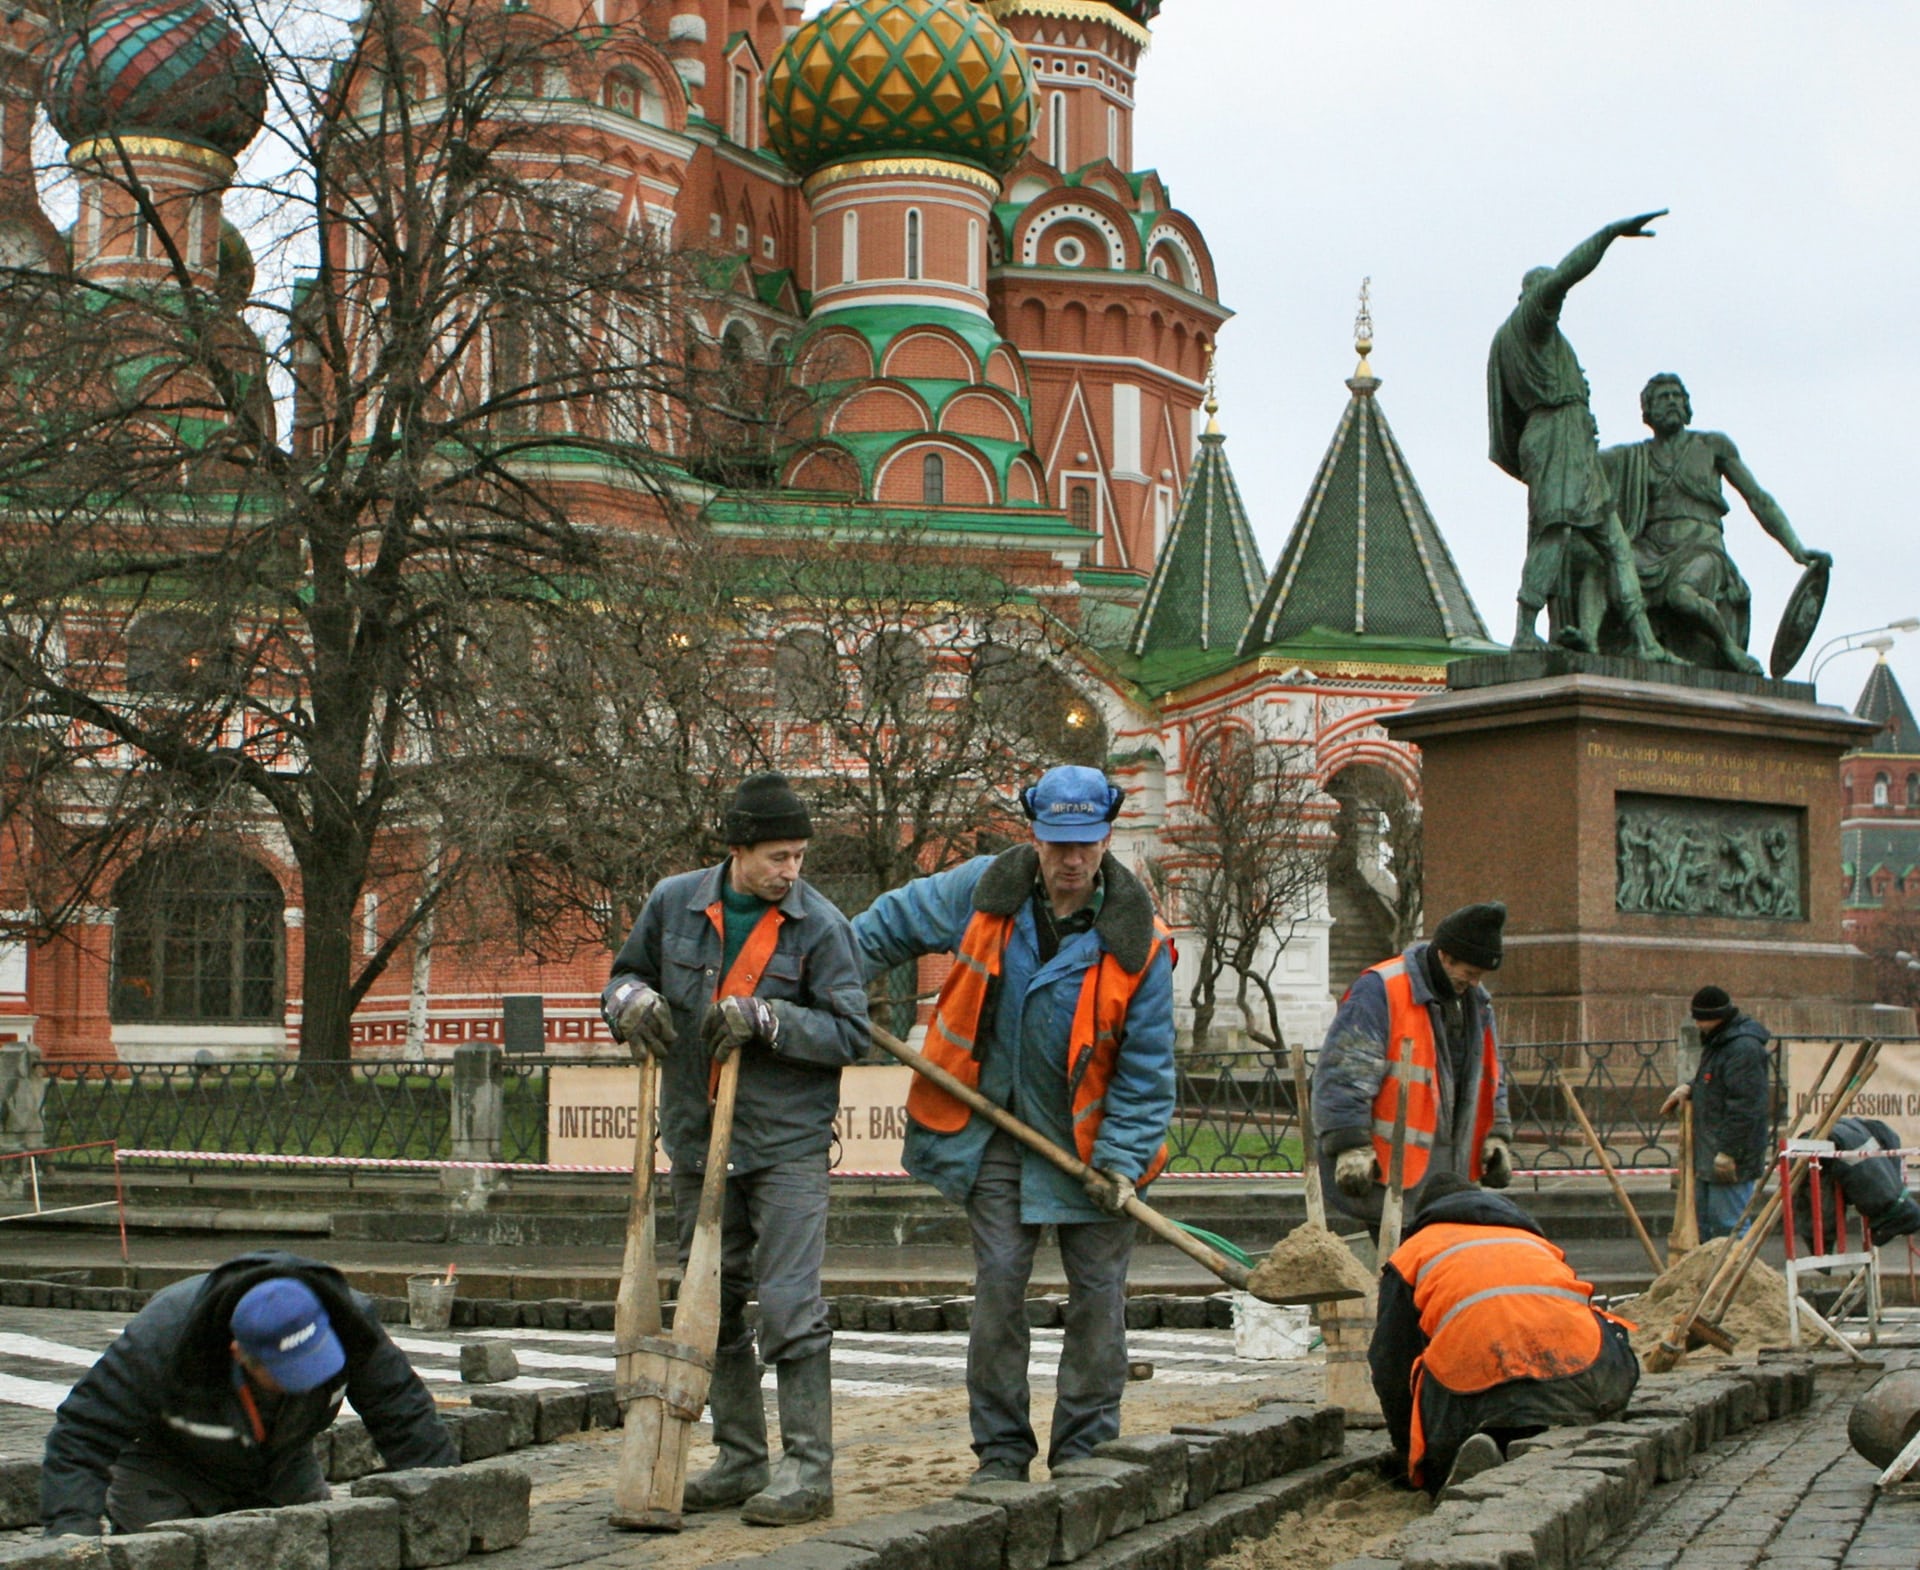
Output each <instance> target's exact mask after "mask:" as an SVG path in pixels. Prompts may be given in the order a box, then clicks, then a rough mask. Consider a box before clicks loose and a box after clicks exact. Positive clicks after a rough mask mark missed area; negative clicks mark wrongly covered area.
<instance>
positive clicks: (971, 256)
mask: <svg viewBox="0 0 1920 1570" xmlns="http://www.w3.org/2000/svg"><path fill="white" fill-rule="evenodd" d="M967 287H968V288H969V289H978V288H979V287H980V220H979V219H978V218H969V219H968V220H967Z"/></svg>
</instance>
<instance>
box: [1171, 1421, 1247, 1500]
mask: <svg viewBox="0 0 1920 1570" xmlns="http://www.w3.org/2000/svg"><path fill="white" fill-rule="evenodd" d="M1173 1431H1174V1432H1175V1433H1176V1434H1180V1435H1183V1436H1184V1437H1186V1438H1188V1439H1191V1440H1198V1441H1201V1442H1203V1443H1205V1444H1208V1445H1211V1446H1212V1447H1213V1465H1214V1479H1213V1487H1212V1488H1211V1489H1209V1490H1208V1493H1209V1495H1212V1494H1230V1493H1232V1492H1233V1491H1234V1490H1235V1489H1236V1488H1239V1487H1241V1486H1242V1485H1243V1484H1244V1483H1245V1482H1246V1478H1247V1436H1246V1435H1245V1434H1243V1433H1235V1432H1233V1431H1232V1430H1229V1429H1225V1428H1223V1427H1221V1425H1219V1424H1218V1423H1175V1424H1174V1425H1173ZM1187 1476H1188V1478H1189V1479H1191V1478H1192V1476H1193V1458H1192V1456H1191V1455H1189V1456H1188V1458H1187Z"/></svg>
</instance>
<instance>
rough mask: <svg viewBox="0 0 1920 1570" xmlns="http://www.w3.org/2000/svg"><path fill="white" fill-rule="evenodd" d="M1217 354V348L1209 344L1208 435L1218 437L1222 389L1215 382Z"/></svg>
mask: <svg viewBox="0 0 1920 1570" xmlns="http://www.w3.org/2000/svg"><path fill="white" fill-rule="evenodd" d="M1215 352H1216V350H1215V346H1214V345H1213V344H1208V345H1207V402H1206V410H1207V435H1209V436H1218V435H1219V434H1220V389H1219V386H1218V385H1217V383H1216V382H1215V381H1214V368H1213V358H1214V354H1215Z"/></svg>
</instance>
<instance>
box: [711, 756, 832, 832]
mask: <svg viewBox="0 0 1920 1570" xmlns="http://www.w3.org/2000/svg"><path fill="white" fill-rule="evenodd" d="M720 837H721V838H722V839H724V840H725V841H726V842H727V843H728V844H729V845H758V844H759V843H760V842H761V841H762V840H807V839H812V838H813V820H812V819H811V818H809V817H808V816H807V804H806V803H805V802H804V801H802V800H801V799H800V798H799V797H798V796H796V795H795V794H794V793H793V787H792V786H791V785H789V784H788V783H787V777H786V775H784V774H780V773H776V772H774V771H773V770H771V769H770V770H768V771H767V772H766V773H765V774H750V775H748V776H747V778H745V779H743V780H742V781H741V782H740V786H739V789H737V790H736V791H734V793H733V800H731V801H730V802H728V803H727V811H726V816H725V817H723V818H722V819H721V820H720Z"/></svg>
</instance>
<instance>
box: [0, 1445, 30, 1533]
mask: <svg viewBox="0 0 1920 1570" xmlns="http://www.w3.org/2000/svg"><path fill="white" fill-rule="evenodd" d="M39 1524H40V1463H39V1461H38V1460H37V1459H35V1460H28V1459H27V1458H26V1457H24V1456H19V1457H16V1456H0V1528H4V1529H11V1528H14V1527H20V1526H38V1525H39Z"/></svg>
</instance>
